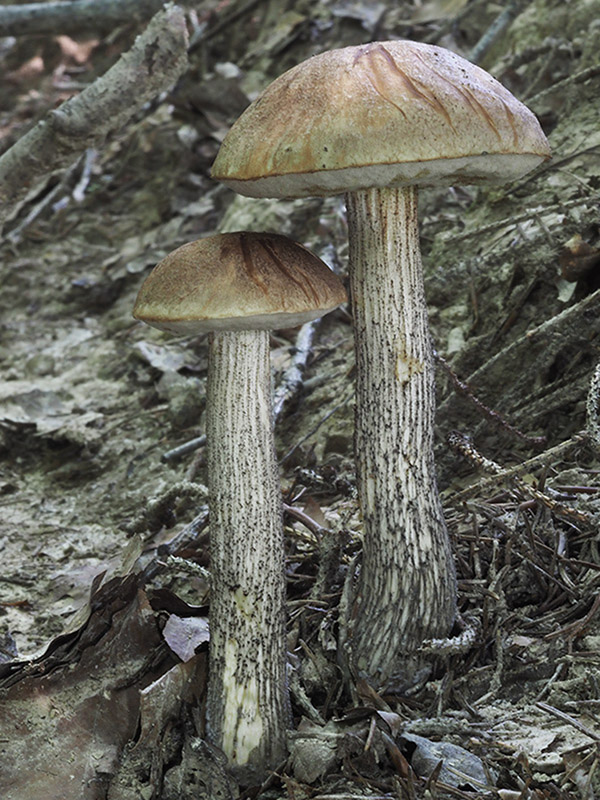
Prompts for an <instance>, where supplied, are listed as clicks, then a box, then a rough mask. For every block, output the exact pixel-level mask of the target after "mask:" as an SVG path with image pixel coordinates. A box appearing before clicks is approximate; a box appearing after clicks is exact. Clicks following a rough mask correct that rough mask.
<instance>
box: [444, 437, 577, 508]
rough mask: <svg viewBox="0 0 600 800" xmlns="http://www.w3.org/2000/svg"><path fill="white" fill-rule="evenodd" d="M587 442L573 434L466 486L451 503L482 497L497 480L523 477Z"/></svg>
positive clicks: (496, 483) (495, 484) (496, 484)
mask: <svg viewBox="0 0 600 800" xmlns="http://www.w3.org/2000/svg"><path fill="white" fill-rule="evenodd" d="M587 442H588V437H587V435H586V434H585V433H578V434H575V436H573V437H572V438H571V439H567V440H566V441H565V442H561V443H560V444H557V445H555V446H554V447H551V448H550V449H549V450H545V451H544V452H543V453H540V454H539V455H537V456H533V458H529V459H527V461H523V463H521V464H516V465H515V466H513V467H506V468H505V469H503V470H502V472H499V473H494V475H493V477H491V478H484V479H483V480H480V481H478V482H477V483H474V484H473V485H472V486H467V488H466V489H462V490H461V491H460V492H458V493H457V494H455V495H454V496H453V497H452V503H453V504H457V503H462V502H463V501H464V500H467V499H468V498H469V497H473V495H476V494H479V495H483V494H485V493H486V492H487V490H488V489H490V488H492V487H497V486H498V482H499V480H508V479H510V478H514V477H515V476H519V475H525V474H527V473H528V472H532V471H533V470H535V469H540V468H541V467H545V466H547V465H548V464H551V463H552V462H553V461H556V460H557V459H559V458H562V456H564V455H565V453H568V452H569V451H570V450H572V449H573V448H574V447H581V446H582V445H585V444H587Z"/></svg>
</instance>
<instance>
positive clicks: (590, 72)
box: [527, 64, 600, 106]
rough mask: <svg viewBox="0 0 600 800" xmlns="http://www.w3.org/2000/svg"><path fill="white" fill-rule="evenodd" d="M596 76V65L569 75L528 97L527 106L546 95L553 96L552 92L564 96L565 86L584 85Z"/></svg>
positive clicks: (598, 69) (597, 70)
mask: <svg viewBox="0 0 600 800" xmlns="http://www.w3.org/2000/svg"><path fill="white" fill-rule="evenodd" d="M597 75H600V66H598V65H597V64H596V65H594V66H593V67H588V68H587V69H584V70H581V72H576V73H575V75H569V77H568V78H565V79H564V80H562V81H559V82H558V83H555V84H554V86H549V87H548V88H547V89H544V90H543V91H541V92H538V94H535V95H534V96H533V97H530V98H529V100H528V101H527V104H528V105H529V106H533V105H535V104H536V103H539V101H540V100H541V99H542V98H544V97H546V95H549V94H554V92H559V93H560V95H561V96H563V95H564V90H565V89H566V88H567V86H570V85H571V84H573V83H585V82H586V81H587V80H589V79H590V78H595V77H596V76H597Z"/></svg>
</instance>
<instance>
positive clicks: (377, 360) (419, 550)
mask: <svg viewBox="0 0 600 800" xmlns="http://www.w3.org/2000/svg"><path fill="white" fill-rule="evenodd" d="M346 203H347V208H348V229H349V234H348V235H349V244H350V253H349V258H350V283H351V292H352V303H353V309H354V320H355V347H356V368H357V376H356V427H355V450H356V461H357V477H358V487H359V497H360V503H361V508H362V514H363V520H364V549H363V561H362V566H361V572H360V578H359V583H358V589H357V594H356V598H355V607H354V615H353V616H354V624H353V628H352V629H351V634H352V643H351V663H352V664H353V667H354V670H355V671H356V672H357V673H359V674H364V675H366V676H367V677H368V679H369V680H370V681H371V682H372V683H374V684H375V685H376V686H378V687H385V686H386V685H388V684H389V683H390V681H392V683H393V685H394V686H402V684H410V683H411V682H414V681H415V680H416V679H417V677H418V676H416V675H415V674H414V672H415V670H416V669H418V666H419V659H415V658H414V653H415V651H416V650H417V649H418V648H419V646H420V645H421V644H422V642H423V640H424V639H426V638H429V637H440V636H445V635H447V634H448V632H449V630H450V627H451V625H452V622H453V620H454V617H455V613H456V579H455V572H454V565H453V560H452V553H451V549H450V543H449V539H448V533H447V529H446V526H445V523H444V516H443V511H442V506H441V502H440V499H439V495H438V491H437V484H436V476H435V464H434V458H433V423H434V412H435V395H434V368H433V358H432V352H431V344H430V337H429V327H428V320H427V307H426V303H425V293H424V287H423V275H422V267H421V256H420V249H419V231H418V221H417V190H416V189H415V188H413V187H408V188H403V189H368V190H365V191H361V192H354V193H351V194H348V195H347V197H346Z"/></svg>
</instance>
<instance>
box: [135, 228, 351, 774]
mask: <svg viewBox="0 0 600 800" xmlns="http://www.w3.org/2000/svg"><path fill="white" fill-rule="evenodd" d="M345 299H346V294H345V291H344V288H343V286H342V283H341V281H340V280H339V278H338V277H337V276H336V275H334V274H333V273H332V272H331V271H330V270H329V269H328V268H327V267H326V265H325V264H324V263H323V262H322V261H321V260H320V259H319V258H317V256H315V255H313V254H312V253H311V252H310V251H309V250H307V249H306V248H305V247H303V246H302V245H300V244H297V243H296V242H293V241H291V240H290V239H287V238H286V237H284V236H277V235H271V234H259V233H227V234H221V235H215V236H209V237H207V238H205V239H200V240H199V241H196V242H191V243H189V244H185V245H183V246H182V247H179V248H178V249H177V250H174V251H173V252H172V253H170V254H169V255H168V256H167V257H166V258H165V259H164V260H163V261H161V262H160V264H158V265H157V266H156V267H155V268H154V270H153V271H152V272H151V274H150V275H149V276H148V278H147V279H146V281H145V282H144V284H143V285H142V287H141V289H140V292H139V294H138V297H137V301H136V304H135V308H134V312H133V314H134V316H135V317H136V318H137V319H139V320H142V321H143V322H146V323H148V324H149V325H152V326H154V327H156V328H160V329H161V330H165V331H169V332H171V333H175V334H179V335H181V334H184V335H189V334H197V333H204V332H209V333H210V340H209V363H208V380H207V403H206V432H207V443H208V457H207V460H208V463H207V470H208V489H209V513H210V548H211V601H210V646H209V683H208V699H207V729H208V735H209V738H210V740H211V741H212V742H213V743H214V744H216V745H218V746H219V747H220V748H221V749H222V750H223V751H224V752H225V754H226V756H227V757H228V759H229V761H230V763H231V765H232V767H234V768H235V769H236V771H237V772H238V774H240V775H242V776H246V777H247V776H251V777H253V778H256V777H258V778H260V776H261V775H263V774H264V771H265V770H266V769H268V768H273V767H275V766H276V765H277V764H278V763H280V761H281V759H282V757H284V756H285V746H286V730H287V728H288V727H289V724H290V712H289V700H288V695H287V688H286V655H285V654H286V640H285V610H284V608H285V607H284V603H285V573H284V550H283V525H282V498H281V492H280V489H279V481H278V470H277V461H276V455H275V447H274V440H273V425H272V399H271V374H270V365H269V333H268V331H269V330H271V329H274V328H281V327H290V326H296V325H300V324H302V323H304V322H306V321H308V320H311V319H315V318H317V317H320V316H322V315H323V314H326V313H328V312H329V311H331V310H333V309H334V308H335V307H336V306H337V305H339V304H340V303H342V302H344V300H345Z"/></svg>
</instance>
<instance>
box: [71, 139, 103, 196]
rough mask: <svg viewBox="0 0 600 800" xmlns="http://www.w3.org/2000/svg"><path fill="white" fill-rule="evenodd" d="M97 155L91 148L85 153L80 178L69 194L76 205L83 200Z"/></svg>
mask: <svg viewBox="0 0 600 800" xmlns="http://www.w3.org/2000/svg"><path fill="white" fill-rule="evenodd" d="M97 155H98V151H97V150H95V149H94V148H93V147H88V149H87V150H86V151H85V157H84V159H83V169H82V170H81V177H80V178H79V180H78V181H77V185H76V186H75V188H74V189H73V191H72V192H71V197H72V198H73V200H75V202H76V203H82V202H83V198H84V197H85V190H86V189H87V187H88V185H89V182H90V176H91V174H92V167H93V166H94V162H95V160H96V157H97Z"/></svg>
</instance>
